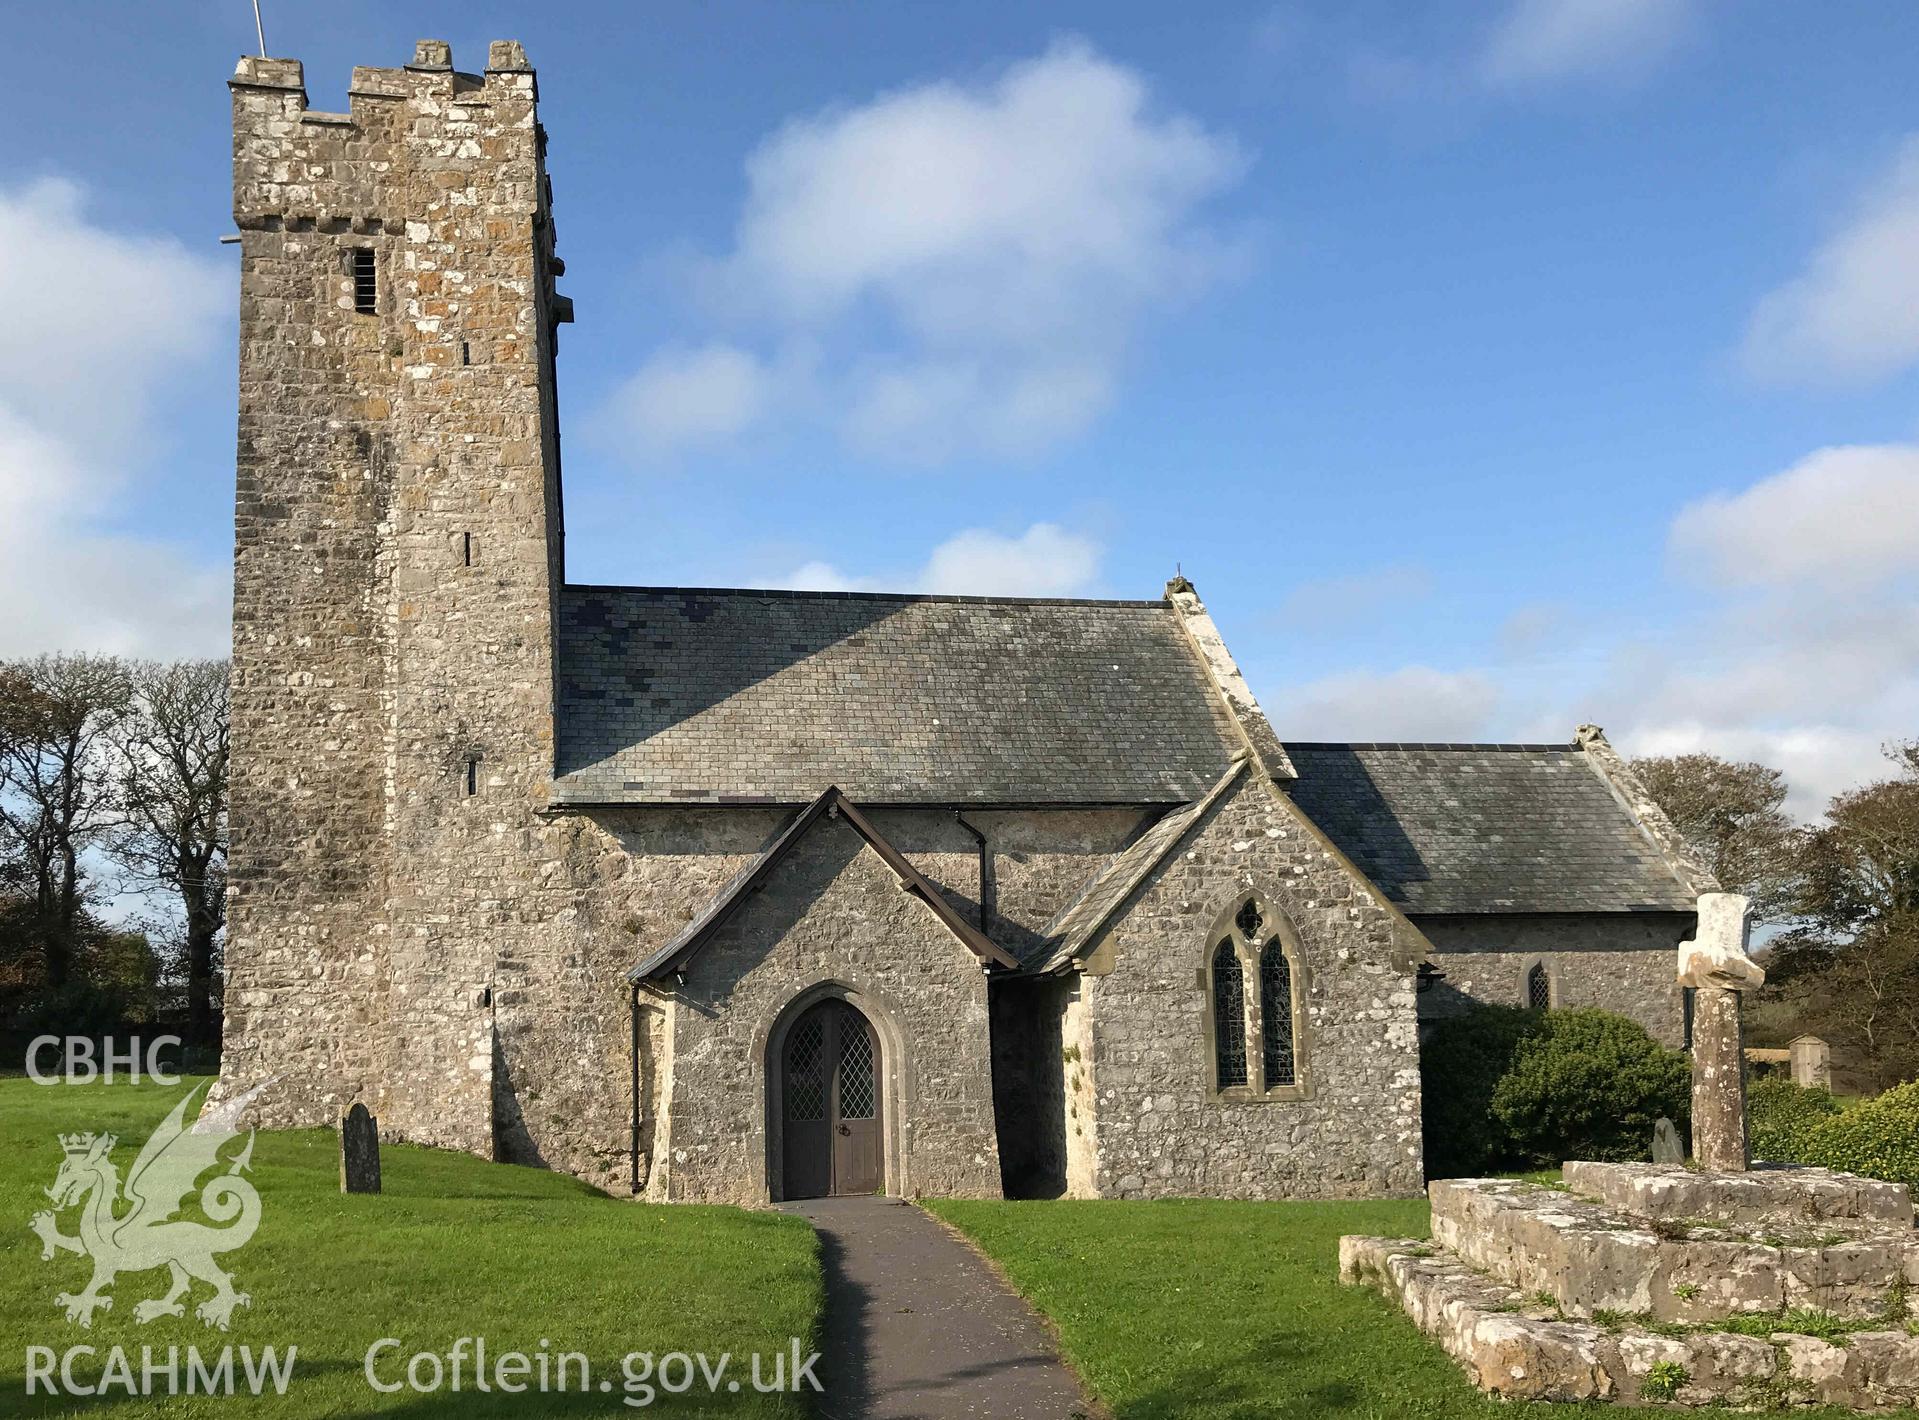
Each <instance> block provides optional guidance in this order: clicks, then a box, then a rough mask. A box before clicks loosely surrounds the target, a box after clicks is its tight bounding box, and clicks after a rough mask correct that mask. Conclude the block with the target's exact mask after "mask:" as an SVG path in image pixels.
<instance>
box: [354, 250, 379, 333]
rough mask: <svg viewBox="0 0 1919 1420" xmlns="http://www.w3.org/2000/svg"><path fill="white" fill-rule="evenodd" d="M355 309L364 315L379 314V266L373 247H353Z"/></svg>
mask: <svg viewBox="0 0 1919 1420" xmlns="http://www.w3.org/2000/svg"><path fill="white" fill-rule="evenodd" d="M353 309H354V310H356V311H358V312H359V313H360V314H361V315H363V316H371V315H377V314H379V310H380V281H379V268H378V267H377V266H376V265H375V263H374V259H373V248H372V247H355V248H353Z"/></svg>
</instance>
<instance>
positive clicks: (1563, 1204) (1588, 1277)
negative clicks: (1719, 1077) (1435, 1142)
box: [1428, 1164, 1919, 1323]
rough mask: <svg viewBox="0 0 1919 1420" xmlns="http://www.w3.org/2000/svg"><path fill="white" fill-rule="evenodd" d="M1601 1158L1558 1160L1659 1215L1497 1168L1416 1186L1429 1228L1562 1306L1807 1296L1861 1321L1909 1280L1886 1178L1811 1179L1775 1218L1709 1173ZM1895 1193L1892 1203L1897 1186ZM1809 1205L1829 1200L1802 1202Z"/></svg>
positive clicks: (1686, 1318) (1658, 1305) (1678, 1307)
mask: <svg viewBox="0 0 1919 1420" xmlns="http://www.w3.org/2000/svg"><path fill="white" fill-rule="evenodd" d="M1609 1167H1614V1166H1607V1165H1589V1164H1569V1165H1568V1166H1567V1174H1566V1176H1567V1179H1568V1182H1569V1183H1571V1182H1572V1181H1573V1180H1574V1179H1579V1180H1580V1181H1581V1182H1582V1183H1584V1184H1587V1185H1589V1186H1592V1187H1594V1188H1595V1189H1604V1190H1606V1191H1607V1192H1608V1193H1609V1194H1610V1195H1611V1196H1614V1197H1619V1196H1630V1197H1631V1198H1632V1199H1633V1200H1634V1201H1636V1202H1637V1201H1645V1202H1646V1203H1647V1204H1648V1206H1652V1207H1657V1208H1660V1209H1662V1210H1663V1211H1662V1213H1661V1214H1660V1215H1658V1216H1657V1217H1656V1218H1651V1219H1649V1218H1647V1217H1644V1216H1635V1215H1634V1214H1632V1213H1628V1212H1624V1211H1621V1210H1619V1209H1617V1208H1615V1207H1608V1206H1606V1205H1605V1204H1604V1203H1601V1202H1595V1201H1593V1200H1591V1199H1588V1198H1582V1197H1579V1196H1578V1195H1577V1194H1576V1193H1574V1192H1570V1191H1561V1190H1557V1189H1550V1188H1543V1187H1540V1186H1539V1185H1536V1184H1528V1183H1521V1182H1517V1181H1515V1180H1511V1179H1447V1180H1441V1181H1438V1182H1435V1183H1433V1184H1432V1185H1431V1187H1430V1188H1429V1189H1428V1192H1429V1194H1430V1195H1431V1198H1432V1205H1433V1221H1432V1229H1433V1238H1434V1240H1435V1241H1436V1242H1437V1243H1438V1244H1439V1245H1440V1246H1441V1247H1443V1248H1445V1249H1446V1250H1447V1251H1448V1252H1450V1253H1451V1254H1452V1255H1454V1256H1455V1257H1456V1258H1457V1259H1459V1260H1460V1261H1462V1262H1464V1263H1466V1264H1468V1265H1470V1266H1472V1267H1474V1268H1477V1269H1479V1270H1480V1271H1482V1272H1484V1273H1485V1274H1487V1275H1488V1276H1489V1277H1490V1278H1491V1279H1493V1280H1494V1281H1496V1282H1497V1283H1500V1284H1502V1285H1504V1286H1506V1287H1509V1288H1512V1289H1514V1290H1516V1291H1518V1292H1520V1293H1522V1294H1524V1295H1527V1296H1532V1295H1550V1296H1551V1297H1552V1298H1553V1299H1554V1302H1555V1303H1556V1305H1557V1307H1558V1308H1559V1309H1561V1310H1562V1311H1564V1312H1565V1313H1567V1314H1569V1315H1572V1316H1576V1317H1591V1316H1592V1315H1593V1314H1594V1313H1596V1312H1600V1311H1611V1312H1618V1313H1624V1314H1628V1315H1643V1316H1648V1317H1650V1318H1652V1319H1653V1320H1655V1321H1659V1322H1673V1323H1698V1322H1707V1321H1712V1320H1717V1319H1722V1318H1725V1317H1729V1316H1734V1315H1738V1314H1740V1313H1757V1312H1778V1311H1783V1310H1785V1309H1787V1308H1792V1307H1811V1308H1815V1309H1817V1310H1819V1311H1824V1312H1831V1313H1833V1314H1835V1315H1838V1316H1841V1317H1846V1318H1853V1319H1862V1318H1870V1317H1875V1316H1878V1315H1880V1314H1881V1313H1883V1312H1884V1311H1885V1309H1886V1307H1887V1303H1888V1298H1889V1297H1890V1296H1892V1295H1894V1294H1895V1293H1896V1292H1897V1291H1899V1290H1900V1289H1901V1288H1902V1287H1903V1286H1913V1287H1919V1234H1915V1232H1914V1231H1913V1228H1912V1223H1911V1209H1910V1205H1909V1204H1906V1205H1905V1208H1904V1215H1905V1216H1904V1221H1900V1220H1899V1208H1898V1207H1897V1206H1896V1205H1895V1202H1894V1201H1893V1200H1890V1199H1888V1198H1886V1197H1884V1196H1882V1195H1880V1194H1878V1193H1877V1192H1876V1189H1879V1188H1887V1187H1896V1186H1893V1185H1875V1186H1873V1187H1863V1186H1861V1185H1865V1184H1866V1183H1867V1181H1866V1180H1856V1179H1853V1180H1847V1179H1845V1176H1843V1175H1827V1179H1830V1180H1834V1181H1842V1182H1839V1183H1835V1186H1833V1187H1830V1188H1828V1187H1824V1186H1823V1183H1824V1181H1823V1180H1814V1181H1813V1182H1814V1183H1815V1184H1817V1185H1820V1186H1818V1187H1815V1188H1813V1189H1811V1190H1809V1191H1808V1192H1807V1193H1806V1194H1805V1195H1804V1196H1801V1195H1800V1194H1798V1193H1795V1194H1794V1195H1793V1198H1794V1201H1795V1206H1796V1211H1794V1212H1792V1213H1790V1214H1788V1215H1787V1216H1785V1217H1784V1218H1783V1219H1781V1218H1780V1217H1779V1216H1778V1214H1779V1210H1780V1206H1781V1205H1780V1202H1779V1200H1778V1199H1776V1198H1775V1199H1772V1200H1771V1201H1770V1202H1767V1203H1766V1204H1765V1205H1764V1206H1765V1207H1766V1208H1767V1209H1769V1210H1770V1211H1769V1212H1760V1211H1758V1210H1759V1208H1760V1206H1761V1205H1760V1204H1759V1203H1758V1202H1756V1201H1754V1200H1752V1199H1747V1200H1745V1201H1741V1200H1740V1199H1739V1198H1738V1197H1737V1196H1736V1195H1737V1193H1738V1189H1737V1188H1717V1189H1715V1187H1712V1186H1707V1185H1708V1184H1713V1185H1717V1184H1719V1183H1722V1182H1723V1176H1722V1177H1721V1179H1718V1180H1714V1179H1712V1178H1711V1177H1710V1176H1701V1175H1693V1176H1692V1183H1691V1185H1690V1187H1688V1186H1687V1184H1686V1181H1685V1180H1678V1179H1674V1180H1671V1181H1670V1186H1662V1187H1661V1188H1653V1189H1638V1190H1632V1191H1630V1192H1629V1191H1628V1190H1627V1189H1626V1188H1625V1186H1624V1185H1623V1184H1621V1183H1620V1182H1619V1181H1618V1180H1615V1179H1613V1178H1611V1177H1609V1176H1608V1175H1606V1174H1605V1173H1603V1172H1602V1171H1603V1170H1606V1169H1608V1168H1609ZM1638 1167H1639V1168H1640V1170H1641V1171H1642V1172H1643V1171H1644V1166H1638ZM1680 1172H1682V1173H1683V1172H1684V1171H1683V1170H1682V1171H1680ZM1793 1172H1794V1173H1795V1174H1798V1173H1803V1172H1805V1171H1801V1170H1794V1171H1793ZM1818 1172H1820V1173H1822V1174H1823V1173H1824V1171H1823V1170H1821V1171H1818ZM1751 1177H1755V1178H1757V1177H1761V1176H1760V1175H1753V1176H1751ZM1702 1178H1704V1179H1706V1180H1707V1183H1701V1182H1700V1180H1701V1179H1702ZM1898 1194H1899V1199H1898V1202H1903V1200H1904V1195H1905V1190H1904V1189H1903V1188H1899V1189H1898ZM1808 1198H1810V1199H1812V1200H1813V1201H1812V1202H1810V1203H1808V1202H1807V1201H1806V1199H1808ZM1820 1206H1828V1207H1830V1208H1831V1209H1832V1210H1834V1211H1831V1212H1829V1213H1820V1212H1817V1211H1815V1210H1816V1208H1818V1207H1820ZM1680 1207H1687V1208H1691V1207H1700V1208H1707V1209H1716V1210H1717V1211H1718V1212H1719V1213H1720V1215H1721V1216H1720V1217H1719V1218H1718V1219H1714V1218H1712V1217H1711V1216H1710V1214H1709V1213H1700V1214H1693V1213H1679V1212H1676V1211H1674V1210H1675V1209H1678V1208H1680ZM1749 1209H1750V1211H1748V1210H1749ZM1846 1210H1850V1211H1846ZM1874 1210H1876V1211H1874ZM1862 1213H1864V1214H1865V1215H1864V1216H1862ZM1902 1279H1903V1280H1902Z"/></svg>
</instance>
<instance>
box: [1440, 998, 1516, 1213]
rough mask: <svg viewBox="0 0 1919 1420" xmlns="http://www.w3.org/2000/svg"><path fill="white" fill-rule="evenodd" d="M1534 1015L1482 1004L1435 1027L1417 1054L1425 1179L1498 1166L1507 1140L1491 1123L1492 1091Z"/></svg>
mask: <svg viewBox="0 0 1919 1420" xmlns="http://www.w3.org/2000/svg"><path fill="white" fill-rule="evenodd" d="M1539 1014H1540V1013H1539V1012H1536V1011H1522V1010H1520V1009H1518V1008H1517V1007H1515V1006H1481V1007H1480V1008H1478V1009H1477V1010H1474V1011H1470V1012H1468V1013H1467V1014H1465V1015H1463V1016H1453V1017H1449V1018H1448V1019H1445V1020H1442V1021H1440V1022H1438V1023H1437V1024H1436V1025H1435V1026H1434V1027H1433V1030H1432V1034H1431V1035H1430V1036H1428V1037H1427V1039H1426V1041H1425V1043H1424V1044H1423V1045H1422V1046H1421V1047H1420V1051H1419V1075H1420V1096H1421V1099H1422V1100H1423V1102H1424V1108H1423V1114H1424V1127H1425V1136H1426V1173H1427V1176H1428V1177H1431V1178H1460V1177H1465V1176H1469V1175H1472V1174H1479V1173H1485V1172H1487V1171H1488V1170H1489V1169H1494V1168H1497V1167H1498V1166H1499V1165H1500V1164H1502V1163H1503V1162H1504V1159H1503V1157H1502V1155H1503V1153H1504V1151H1505V1147H1506V1144H1507V1139H1506V1134H1505V1131H1504V1129H1503V1128H1501V1126H1500V1123H1499V1121H1498V1120H1497V1119H1496V1118H1494V1117H1493V1112H1492V1103H1493V1091H1494V1090H1495V1089H1497V1088H1498V1086H1499V1081H1500V1079H1501V1078H1502V1077H1503V1076H1504V1075H1505V1073H1506V1072H1507V1071H1508V1070H1509V1069H1511V1068H1512V1063H1513V1057H1514V1055H1516V1054H1517V1053H1518V1050H1519V1045H1520V1042H1521V1041H1523V1040H1524V1039H1525V1038H1526V1036H1527V1034H1528V1033H1529V1032H1530V1031H1532V1030H1533V1029H1534V1027H1535V1026H1537V1024H1538V1022H1539Z"/></svg>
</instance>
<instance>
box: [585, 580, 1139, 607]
mask: <svg viewBox="0 0 1919 1420" xmlns="http://www.w3.org/2000/svg"><path fill="white" fill-rule="evenodd" d="M560 590H561V591H562V592H563V593H564V592H631V593H636V594H639V595H642V596H701V597H766V598H772V599H775V600H781V601H799V600H803V599H804V600H818V601H854V602H860V601H863V602H909V603H910V602H950V603H957V604H960V605H964V606H1085V607H1126V608H1129V609H1141V610H1153V611H1170V610H1171V609H1172V603H1171V602H1169V601H1167V600H1166V598H1164V597H1157V598H1152V599H1150V600H1149V599H1135V598H1125V597H1010V596H970V595H966V594H963V593H959V592H854V591H811V590H808V589H805V588H797V587H627V586H617V585H614V584H612V583H602V582H567V583H565V584H564V585H562V587H561V588H560Z"/></svg>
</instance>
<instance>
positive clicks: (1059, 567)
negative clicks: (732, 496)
mask: <svg viewBox="0 0 1919 1420" xmlns="http://www.w3.org/2000/svg"><path fill="white" fill-rule="evenodd" d="M1099 560H1100V550H1099V546H1098V544H1097V543H1095V542H1093V541H1092V540H1091V539H1090V538H1087V537H1083V536H1081V535H1080V534H1078V533H1073V532H1068V531H1067V530H1066V529H1064V528H1062V527H1060V526H1059V525H1058V524H1056V523H1034V524H1033V525H1032V526H1031V527H1029V528H1028V529H1027V530H1026V531H1025V532H1023V533H1021V534H1020V535H1019V536H1017V537H1008V536H1006V535H1005V534H1003V533H996V532H991V531H989V530H987V529H985V528H969V529H967V530H966V531H964V532H961V533H956V534H955V535H954V536H952V537H950V538H948V539H947V540H946V541H945V542H943V543H941V544H940V545H939V546H938V547H936V548H934V549H933V551H932V554H931V555H930V556H929V557H928V558H927V559H926V563H925V565H924V566H922V567H921V568H920V569H919V570H918V571H917V572H913V573H910V574H908V575H906V576H904V577H881V578H871V577H855V576H850V575H848V574H847V573H845V572H842V571H841V570H840V569H839V568H837V567H835V566H833V565H832V564H831V563H830V562H818V561H815V562H808V563H806V564H805V565H804V566H802V567H799V568H796V569H795V570H794V571H792V572H791V573H789V574H787V575H786V576H784V577H780V578H776V579H775V580H774V581H773V583H772V585H773V586H776V587H793V588H797V589H801V590H805V591H815V592H853V591H878V590H894V591H897V590H899V589H901V588H905V589H906V590H908V591H913V592H924V593H938V594H946V595H958V596H1025V597H1070V596H1078V595H1081V594H1084V593H1087V592H1090V591H1091V590H1092V589H1093V586H1094V583H1095V582H1096V580H1097V579H1098V576H1099Z"/></svg>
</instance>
